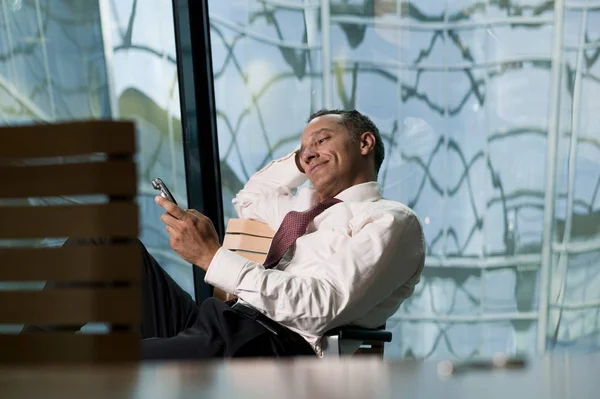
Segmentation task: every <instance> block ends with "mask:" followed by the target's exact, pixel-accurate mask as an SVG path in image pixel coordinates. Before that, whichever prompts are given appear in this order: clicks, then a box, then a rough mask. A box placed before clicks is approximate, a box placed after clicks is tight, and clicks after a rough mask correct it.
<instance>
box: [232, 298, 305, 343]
mask: <svg viewBox="0 0 600 399" xmlns="http://www.w3.org/2000/svg"><path fill="white" fill-rule="evenodd" d="M231 310H233V311H234V312H236V313H237V314H239V315H241V316H243V317H245V318H247V319H250V320H254V321H255V322H257V323H258V324H260V325H261V326H263V327H264V328H265V329H267V330H268V331H270V332H271V333H273V334H275V335H278V336H281V337H282V338H283V337H286V336H289V335H291V334H294V335H295V333H294V332H293V331H291V330H288V329H287V328H285V327H284V326H282V325H281V324H279V323H277V322H276V321H273V320H271V319H269V318H268V317H267V316H265V315H264V314H262V313H260V312H259V311H258V310H256V309H254V308H253V307H250V306H247V305H244V304H242V303H239V302H236V303H234V304H233V305H232V306H231Z"/></svg>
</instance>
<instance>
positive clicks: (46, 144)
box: [0, 121, 135, 158]
mask: <svg viewBox="0 0 600 399" xmlns="http://www.w3.org/2000/svg"><path fill="white" fill-rule="evenodd" d="M93 153H106V154H111V155H126V154H134V153H135V128H134V125H133V123H132V122H121V121H119V122H117V121H88V122H71V123H61V124H53V125H29V126H8V127H2V128H0V158H3V157H4V158H43V157H59V156H71V155H84V154H93Z"/></svg>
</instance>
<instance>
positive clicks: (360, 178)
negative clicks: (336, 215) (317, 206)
mask: <svg viewBox="0 0 600 399" xmlns="http://www.w3.org/2000/svg"><path fill="white" fill-rule="evenodd" d="M370 181H377V176H376V175H375V173H374V172H371V173H361V174H359V175H356V176H355V177H354V178H353V179H351V180H349V182H346V183H345V184H343V183H342V182H341V181H340V182H339V183H342V184H338V185H336V187H335V188H334V187H331V190H323V191H321V192H319V193H318V194H319V198H320V200H321V201H324V200H326V199H328V198H333V197H335V196H336V195H338V194H339V193H341V192H342V191H345V190H347V189H349V188H350V187H353V186H356V185H358V184H362V183H368V182H370Z"/></svg>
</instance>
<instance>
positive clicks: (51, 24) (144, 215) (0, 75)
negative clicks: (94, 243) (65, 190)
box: [0, 0, 194, 296]
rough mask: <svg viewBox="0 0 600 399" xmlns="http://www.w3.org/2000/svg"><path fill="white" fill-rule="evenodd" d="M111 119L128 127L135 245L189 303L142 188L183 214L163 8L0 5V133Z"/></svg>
mask: <svg viewBox="0 0 600 399" xmlns="http://www.w3.org/2000/svg"><path fill="white" fill-rule="evenodd" d="M149 26H150V27H152V29H148V27H149ZM111 118H112V119H123V120H133V121H134V122H135V123H136V128H137V138H138V155H137V160H136V161H137V165H138V174H139V176H138V193H139V195H138V198H137V200H138V204H139V207H140V216H141V218H140V224H141V226H140V227H141V233H140V239H141V240H142V242H143V243H144V244H145V245H146V246H147V247H148V249H149V250H150V252H151V254H152V255H154V256H155V257H156V259H157V260H158V261H159V263H160V264H161V265H162V266H163V267H164V268H165V269H166V270H167V272H168V273H169V274H170V275H171V276H172V277H173V278H174V279H175V280H176V281H177V282H178V283H179V284H180V285H181V286H182V287H183V288H184V289H185V290H186V291H187V292H188V293H190V294H191V295H192V296H193V294H194V288H193V276H192V269H191V265H189V264H188V263H187V262H185V261H183V260H182V259H180V258H179V257H178V256H177V255H176V254H175V253H174V252H173V251H172V250H171V248H170V247H169V240H168V235H167V234H166V231H165V228H164V224H163V223H162V222H161V221H160V215H161V214H162V212H161V209H162V208H160V207H158V206H157V205H156V204H155V203H154V201H153V198H154V196H155V194H156V191H155V190H154V189H153V188H152V186H151V184H150V181H151V180H152V179H153V178H155V177H161V178H162V179H163V180H164V181H165V183H166V184H167V185H168V186H169V188H170V189H171V191H172V192H173V194H174V195H175V197H176V199H177V201H178V202H179V204H180V205H181V206H182V207H186V203H187V193H186V185H185V169H184V158H183V140H182V131H181V122H180V119H181V115H180V108H179V90H178V76H177V60H176V52H175V33H174V27H173V9H172V2H171V1H170V0H150V1H133V0H119V1H111V0H95V1H80V0H52V1H43V0H0V125H11V124H21V123H30V122H40V121H49V122H53V121H68V120H85V119H111ZM67 200H68V199H66V198H63V199H62V200H61V201H59V202H62V203H64V202H65V201H67ZM84 200H85V199H84ZM43 244H44V245H60V244H61V242H51V243H43Z"/></svg>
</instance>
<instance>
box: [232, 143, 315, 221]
mask: <svg viewBox="0 0 600 399" xmlns="http://www.w3.org/2000/svg"><path fill="white" fill-rule="evenodd" d="M306 179H307V178H306V175H305V174H304V173H302V172H301V171H300V170H299V169H298V166H297V163H296V156H295V153H292V154H289V155H287V156H285V157H283V158H281V159H278V160H275V161H272V162H270V163H269V164H268V165H267V166H265V167H264V168H263V169H261V170H260V171H258V172H256V173H255V174H254V175H252V177H250V179H249V180H248V183H246V185H245V186H244V188H243V189H242V190H241V191H240V192H239V193H238V194H237V195H236V197H235V199H234V200H233V205H234V207H235V209H236V211H237V214H238V216H239V217H240V218H242V219H254V220H260V221H262V222H266V223H268V224H269V225H271V226H272V227H274V226H277V225H278V223H279V221H280V219H281V218H282V217H283V216H282V215H285V214H286V213H287V212H288V211H289V210H291V209H293V207H294V195H295V191H296V188H297V187H299V186H301V185H302V184H304V182H306Z"/></svg>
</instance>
